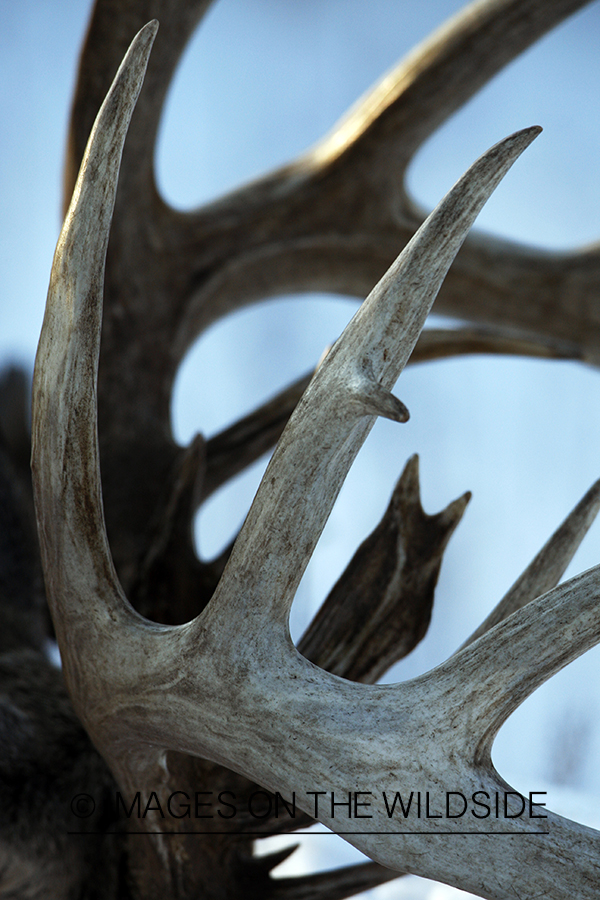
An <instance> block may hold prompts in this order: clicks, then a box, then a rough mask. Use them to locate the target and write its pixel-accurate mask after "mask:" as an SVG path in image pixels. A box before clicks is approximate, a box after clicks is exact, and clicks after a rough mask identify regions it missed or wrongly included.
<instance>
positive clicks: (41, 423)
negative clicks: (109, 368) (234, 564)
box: [32, 22, 158, 659]
mask: <svg viewBox="0 0 600 900" xmlns="http://www.w3.org/2000/svg"><path fill="white" fill-rule="evenodd" d="M157 29H158V24H157V23H156V22H150V23H149V24H147V25H146V26H145V27H144V28H143V29H142V30H141V31H140V32H139V34H138V35H137V37H136V38H135V39H134V41H133V43H132V45H131V47H130V49H129V51H128V53H127V55H126V57H125V59H124V60H123V63H122V65H121V67H120V68H119V71H118V73H117V75H116V77H115V81H114V83H113V85H112V87H111V90H110V91H109V93H108V95H107V97H106V100H105V102H104V104H103V105H102V108H101V110H100V112H99V114H98V118H97V121H96V124H95V126H94V129H93V131H92V134H91V137H90V141H89V144H88V148H87V150H86V154H85V156H84V160H83V163H82V167H81V172H80V175H79V178H78V180H77V184H76V186H75V191H74V194H73V200H72V202H71V206H70V207H69V211H68V213H67V217H66V220H65V224H64V226H63V230H62V232H61V235H60V238H59V241H58V245H57V248H56V253H55V257H54V264H53V267H52V275H51V279H50V287H49V291H48V300H47V304H46V313H45V316H44V324H43V328H42V334H41V337H40V343H39V347H38V353H37V357H36V366H35V373H34V387H33V427H32V469H33V476H34V487H35V489H36V512H37V517H38V528H39V531H40V533H41V535H42V541H41V544H42V555H43V561H44V569H45V572H46V579H47V582H48V583H47V589H48V597H49V600H50V603H51V605H52V604H53V603H54V605H55V608H54V613H55V616H56V623H57V634H58V631H59V629H60V627H61V625H62V624H64V622H63V621H62V619H63V617H64V616H66V617H67V618H68V620H69V623H70V627H71V628H72V627H73V624H74V623H73V621H72V619H73V618H77V616H79V614H81V613H82V614H83V616H84V618H85V617H86V616H89V615H90V613H89V610H86V609H83V610H82V609H81V600H82V598H86V599H88V600H89V601H90V602H92V603H93V605H94V607H95V611H96V613H97V614H100V613H101V611H102V607H103V604H104V614H105V615H106V613H107V612H108V615H109V617H110V618H114V617H119V619H121V618H122V617H123V615H125V614H126V613H129V612H131V609H130V607H128V606H127V605H126V601H125V599H124V597H123V596H122V594H121V591H120V588H119V585H118V581H117V578H116V575H115V573H114V570H113V567H112V561H111V556H110V550H109V548H108V543H107V540H106V534H105V528H104V518H103V512H102V500H101V488H100V473H99V464H98V447H97V434H96V373H97V365H98V354H99V347H100V328H101V321H102V300H103V281H104V264H105V257H106V248H107V244H108V234H109V229H110V223H111V219H112V213H113V206H114V201H115V194H116V185H117V178H118V173H119V165H120V161H121V153H122V149H123V143H124V141H125V136H126V134H127V127H128V125H129V121H130V119H131V115H132V113H133V109H134V107H135V102H136V99H137V96H138V94H139V91H140V89H141V86H142V82H143V79H144V73H145V71H146V64H147V62H148V57H149V54H150V50H151V48H152V43H153V41H154V37H155V35H156V32H157ZM66 469H68V471H69V478H68V480H65V478H64V470H66ZM57 558H61V559H63V558H64V559H65V560H71V561H76V563H75V566H74V568H71V567H69V566H67V568H65V567H64V566H63V565H56V564H54V563H55V561H56V559H57ZM92 586H93V587H92ZM99 595H100V596H101V597H102V600H101V601H100V603H98V599H99ZM56 604H58V607H57V606H56ZM57 613H58V615H57ZM72 634H73V632H72V633H71V639H72ZM59 640H60V637H59ZM66 658H67V659H69V655H68V654H67V655H66Z"/></svg>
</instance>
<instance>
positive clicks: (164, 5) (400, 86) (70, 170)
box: [65, 0, 598, 622]
mask: <svg viewBox="0 0 600 900" xmlns="http://www.w3.org/2000/svg"><path fill="white" fill-rule="evenodd" d="M583 4H584V0H554V2H552V3H548V2H543V0H493V2H489V0H487V2H477V3H475V4H473V5H471V6H469V7H468V8H467V9H466V10H465V11H464V12H462V13H461V14H460V15H458V16H457V17H456V18H455V19H454V20H452V22H450V23H449V24H448V25H446V26H444V27H443V28H442V29H440V30H439V32H438V33H436V34H435V35H434V36H433V37H432V38H431V39H430V40H429V41H427V42H425V43H424V44H423V45H422V46H421V47H420V48H418V49H417V50H415V51H414V53H412V54H411V55H410V56H409V57H408V58H407V60H406V61H405V62H403V63H401V64H400V65H399V66H398V67H397V68H396V69H395V70H394V71H393V72H390V73H389V74H388V75H386V76H385V77H384V78H383V79H382V80H381V82H380V83H379V84H378V85H376V86H375V87H374V88H373V90H372V91H370V92H369V93H368V94H367V95H366V96H365V97H364V98H363V99H362V100H361V101H360V102H359V103H358V104H357V105H356V107H355V108H354V109H353V110H352V111H351V113H349V114H348V116H346V117H345V118H344V119H343V120H342V121H341V122H340V123H339V124H338V125H337V126H336V127H335V128H334V129H333V130H332V132H331V133H330V134H329V135H328V136H327V137H326V138H324V140H323V141H322V142H320V143H319V144H318V145H317V146H316V147H314V148H313V149H311V150H310V151H308V152H307V153H306V154H304V155H303V156H302V157H300V158H299V159H298V160H297V161H295V162H293V163H291V164H290V165H289V166H286V167H285V168H283V169H281V170H279V171H277V172H275V173H273V174H271V175H269V176H267V177H265V178H263V179H260V180H258V181H256V182H254V183H252V184H250V185H248V186H247V187H245V188H242V189H240V190H238V191H236V192H235V193H233V194H230V195H229V196H227V197H225V198H223V199H221V200H219V201H218V202H215V203H212V204H210V205H209V206H207V207H205V208H203V209H200V210H198V211H195V212H192V213H181V212H178V211H175V210H173V209H171V208H170V207H169V206H168V205H167V204H165V203H164V201H163V200H162V199H161V198H160V196H159V194H158V192H157V189H156V186H155V182H154V148H155V139H156V133H157V129H158V124H159V120H160V115H161V112H162V107H163V103H164V98H165V96H166V93H167V89H168V86H169V83H170V80H171V77H172V74H173V71H174V69H175V66H176V64H177V61H178V59H179V57H180V54H181V52H182V51H183V48H184V46H185V44H186V42H187V40H188V38H189V36H190V35H191V33H192V32H193V30H194V28H195V26H196V24H197V22H198V20H199V19H200V17H201V16H202V14H203V13H204V12H205V10H206V8H207V7H208V3H207V2H205V0H194V2H191V3H190V2H187V0H129V2H128V3H127V5H126V7H123V4H122V3H117V2H115V0H98V2H97V3H96V7H95V10H94V15H93V18H92V22H91V25H90V30H89V33H88V37H87V40H86V45H85V48H84V52H83V56H82V63H81V69H80V75H79V82H78V88H77V93H76V97H75V102H74V106H73V119H72V125H71V133H70V138H69V157H68V162H67V176H66V192H65V196H66V204H68V202H69V201H70V196H71V190H72V187H73V185H74V181H75V174H76V172H77V170H78V168H79V164H80V160H81V157H82V154H83V150H84V147H85V144H86V142H87V139H88V135H89V132H90V129H91V126H92V123H93V121H94V117H95V115H96V113H97V110H98V108H99V106H100V103H101V102H102V100H103V98H104V96H105V94H106V92H107V91H108V88H109V85H110V82H111V80H112V78H113V75H114V72H115V71H116V69H117V66H118V64H119V63H120V61H121V58H122V56H123V54H124V52H125V49H126V47H127V46H128V44H129V41H130V39H131V35H132V34H134V33H135V32H136V31H137V30H138V29H139V28H141V27H142V25H143V24H144V23H145V22H147V21H148V20H149V19H151V18H153V17H155V18H157V19H159V20H160V21H161V32H160V34H159V36H158V38H157V45H156V47H155V51H154V53H153V58H152V60H151V61H150V65H149V70H148V77H147V84H146V88H145V90H144V92H143V94H142V96H141V98H140V104H139V106H138V109H137V110H136V114H135V116H134V119H133V121H132V126H131V130H130V133H129V136H128V139H127V147H126V151H125V156H124V166H123V171H122V173H121V178H120V186H119V192H118V196H117V206H116V214H115V219H114V223H113V229H112V232H111V242H110V247H109V258H108V265H107V281H106V286H105V315H104V332H103V341H102V352H101V363H100V377H99V386H98V403H99V421H100V442H101V456H102V464H103V489H104V498H105V505H106V516H107V529H108V534H109V538H110V540H111V543H112V546H113V554H114V559H115V564H116V566H117V570H118V572H119V575H120V577H121V580H122V582H123V584H124V587H125V588H126V590H128V592H129V593H130V596H131V600H132V602H133V604H134V605H135V606H138V605H143V608H146V599H145V598H147V595H148V579H149V572H150V571H153V572H155V573H156V571H157V569H158V568H159V567H160V566H161V565H163V562H164V560H165V556H166V554H165V553H163V554H162V555H161V554H160V553H159V552H158V551H159V547H160V546H161V541H163V543H162V546H163V547H164V540H163V538H162V537H160V536H156V535H155V533H154V531H153V523H155V522H157V521H158V522H163V521H164V520H165V519H166V518H168V517H169V509H172V507H173V495H172V493H170V492H169V491H168V490H165V485H167V484H168V485H171V484H174V483H176V482H178V480H179V471H180V469H182V468H187V469H189V459H188V457H187V456H186V455H185V453H184V452H183V451H181V449H180V448H178V447H176V445H175V444H174V442H173V441H172V439H171V434H170V401H171V393H172V386H173V380H174V378H175V375H176V372H177V370H178V367H179V364H180V362H181V360H182V358H183V356H184V354H185V352H186V350H187V349H188V347H189V346H190V344H191V343H192V342H193V340H194V339H195V337H196V336H197V335H198V334H199V333H200V332H201V331H202V330H203V329H205V328H206V327H207V325H209V324H210V323H211V322H214V321H215V320H216V319H219V318H221V317H223V316H224V315H226V314H227V313H228V312H230V311H231V310H233V309H237V308H239V307H241V306H243V305H246V304H248V303H251V302H254V301H256V300H262V299H265V298H267V297H271V296H273V295H276V294H281V293H286V292H294V293H297V292H301V291H307V290H326V291H337V292H343V293H350V294H352V295H355V296H357V297H359V298H360V299H363V298H364V297H365V296H366V294H367V293H368V292H369V291H370V290H371V288H372V286H373V284H375V283H376V281H377V280H378V279H379V278H380V277H381V276H382V275H383V273H384V271H385V270H386V268H387V267H388V266H389V265H391V263H392V262H393V260H394V259H395V257H396V255H397V253H398V252H399V250H400V249H401V247H402V246H404V244H405V243H406V242H407V241H408V240H409V239H410V237H411V236H412V235H413V233H414V231H415V230H416V228H417V227H418V226H419V224H420V223H421V221H422V215H421V213H420V212H419V211H418V210H417V209H416V208H415V206H414V204H413V203H412V202H411V201H410V199H409V198H408V196H407V193H406V191H405V188H404V186H403V176H404V173H405V171H406V168H407V166H408V165H409V162H410V160H411V159H412V157H413V155H414V153H415V152H416V150H417V149H418V147H419V146H420V145H421V144H422V142H423V141H424V140H425V139H426V138H427V137H428V136H429V135H430V134H431V133H432V132H433V131H435V129H436V128H437V127H438V126H439V125H440V123H441V122H443V121H444V120H445V119H446V118H447V117H448V116H449V115H450V114H451V113H452V112H454V111H455V110H456V109H458V108H459V107H460V106H461V105H462V104H464V103H465V102H466V101H467V99H468V98H469V97H471V96H472V95H473V94H474V93H475V92H476V91H477V90H478V89H479V88H480V87H481V86H482V85H483V84H484V83H485V82H486V81H487V80H489V79H490V78H491V77H492V76H493V75H494V74H495V73H496V72H497V71H498V70H500V69H501V68H502V67H503V66H504V65H505V64H506V63H507V62H508V61H509V60H510V59H512V58H513V57H514V56H516V55H517V54H518V53H519V52H521V51H522V50H523V49H525V48H526V47H527V46H529V44H531V43H532V42H533V41H535V40H536V39H537V38H538V37H540V35H542V34H543V33H544V32H545V31H547V30H548V29H550V28H551V27H552V26H553V25H555V24H556V23H557V22H559V21H561V20H562V19H563V18H564V17H565V16H567V15H568V14H569V13H571V12H573V11H574V10H576V9H578V8H580V7H581V6H582V5H583ZM595 259H596V257H595V256H594V254H592V253H591V252H587V251H586V252H585V253H582V254H570V255H548V254H543V253H539V252H537V251H535V252H534V251H529V250H524V249H519V250H518V251H517V250H516V249H515V247H514V245H512V244H511V245H509V244H507V243H505V242H501V241H493V240H490V239H478V238H477V239H476V238H473V239H472V238H469V240H468V241H467V244H466V246H465V248H464V249H463V250H462V251H461V253H460V254H459V257H458V260H457V263H456V265H455V266H453V269H452V271H451V273H450V275H449V278H448V279H447V280H446V282H445V284H444V286H443V288H442V290H441V293H440V297H439V300H438V302H437V306H436V308H437V309H438V310H439V311H440V312H448V313H451V314H453V315H455V316H458V317H460V318H469V319H471V320H474V321H478V322H487V323H488V324H489V326H490V327H491V331H490V330H489V329H488V332H487V337H486V338H485V340H484V341H483V342H479V344H476V343H473V342H472V341H471V342H470V333H469V334H467V335H466V336H465V340H464V341H463V342H462V345H460V344H459V342H458V340H457V338H456V336H454V337H453V338H451V339H449V340H448V341H444V342H438V344H437V345H435V344H434V343H433V342H432V341H429V343H428V353H429V355H430V356H431V355H432V354H434V353H436V354H438V355H446V354H447V353H449V352H454V349H457V348H458V347H459V346H462V347H463V348H464V346H465V345H466V344H469V342H470V346H471V347H474V346H479V348H481V347H482V345H484V346H485V348H486V351H487V352H493V351H494V350H495V349H496V348H498V349H500V350H506V349H507V346H508V343H507V335H506V333H505V331H501V332H500V334H496V333H495V332H496V329H498V328H500V327H501V326H508V327H509V328H510V329H512V334H510V335H509V338H510V340H512V341H513V342H514V340H515V338H516V337H517V335H515V329H517V330H520V331H521V332H525V333H526V337H527V339H528V343H529V346H533V345H536V344H537V345H538V347H539V346H540V345H541V346H542V347H546V346H547V344H548V342H550V343H551V344H552V345H553V347H557V352H558V353H559V354H560V355H571V356H575V357H585V358H586V359H590V358H595V354H596V349H595V348H596V344H597V341H598V338H597V324H596V314H595V311H594V310H593V309H591V308H590V304H592V303H593V300H590V297H592V298H593V297H594V296H596V295H597V286H596V281H597V274H596V273H597V264H596V262H595ZM595 279H596V280H595ZM584 292H585V302H583V301H581V302H580V300H579V299H578V298H580V295H581V294H582V293H584ZM492 326H493V327H492ZM133 334H134V335H135V340H134V341H132V339H131V336H132V335H133ZM521 340H523V335H521ZM513 346H514V344H513ZM521 347H523V344H521ZM550 352H553V351H552V350H551V351H550ZM272 413H273V416H274V418H275V421H278V422H279V424H280V427H282V426H283V420H284V419H285V416H283V415H278V414H277V412H276V410H275V409H272ZM265 429H266V431H267V432H269V434H270V435H271V438H272V436H273V433H274V432H275V431H276V429H275V428H274V427H273V424H272V421H271V422H267V423H266V424H265ZM252 446H253V447H254V450H255V452H256V453H258V452H260V449H261V448H262V447H264V442H262V443H261V442H260V441H257V442H255V444H254V445H251V444H248V445H246V448H245V450H244V451H239V452H238V453H230V454H228V455H227V456H226V457H223V456H221V457H220V458H219V459H218V460H217V459H215V458H214V457H213V450H215V449H216V448H215V447H214V446H213V447H211V446H208V447H207V448H206V454H205V453H204V452H200V453H199V454H198V457H197V460H198V473H199V476H198V481H199V489H198V491H197V493H198V496H202V493H203V490H202V484H201V482H202V473H203V472H204V471H206V473H207V475H208V476H210V477H212V473H213V472H214V470H215V468H219V469H220V474H219V478H220V480H223V479H224V478H225V479H226V478H228V477H230V475H231V474H233V473H235V472H236V471H237V470H238V469H239V468H240V465H241V464H242V460H243V464H247V463H248V462H249V461H250V459H251V458H252V457H251V453H252ZM140 472H143V473H144V476H145V477H144V481H143V484H142V483H141V480H140ZM188 477H189V473H188ZM155 537H156V546H155V548H154V550H153V551H150V552H151V555H153V559H154V564H153V566H152V567H151V568H149V567H148V566H147V561H148V552H149V551H148V544H149V542H150V541H152V540H154V538H155ZM170 547H171V551H172V552H171V556H170V559H169V560H168V562H167V565H168V566H169V567H170V569H171V570H172V569H173V568H176V569H177V571H178V573H179V574H178V578H179V582H180V583H181V584H182V585H183V584H187V586H188V591H187V593H194V594H195V595H196V596H197V597H198V598H199V601H198V602H199V606H200V607H201V606H202V605H203V603H205V602H207V600H208V598H209V597H210V595H211V593H212V590H213V589H214V579H213V576H212V572H211V571H210V570H207V569H206V568H205V567H203V566H201V565H200V564H199V563H198V561H197V560H196V559H195V557H194V554H193V552H192V548H191V541H190V539H189V537H188V538H187V543H186V542H180V544H179V545H178V549H174V548H173V546H172V545H170ZM140 566H141V567H142V569H143V570H144V572H146V576H145V577H146V580H145V581H144V576H143V575H142V574H141V573H140ZM167 593H170V596H169V597H168V599H167V598H165V599H159V598H158V594H156V595H155V596H156V597H157V604H158V608H160V611H161V613H163V614H165V608H166V607H167V606H168V607H169V608H168V613H167V616H166V617H167V620H168V621H170V622H181V621H184V620H185V618H186V616H187V613H188V612H189V610H188V608H187V604H185V603H183V605H184V609H183V610H179V609H178V604H179V603H182V602H183V601H180V600H178V599H177V598H175V597H174V596H173V592H172V591H171V592H167ZM184 593H186V592H185V591H184ZM138 595H139V601H138ZM179 595H180V592H178V596H179ZM155 614H158V610H156V611H155Z"/></svg>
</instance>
